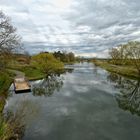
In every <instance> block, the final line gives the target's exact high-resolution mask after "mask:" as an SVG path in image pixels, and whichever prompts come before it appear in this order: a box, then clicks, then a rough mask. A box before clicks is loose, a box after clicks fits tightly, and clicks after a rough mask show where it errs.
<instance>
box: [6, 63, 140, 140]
mask: <svg viewBox="0 0 140 140" xmlns="http://www.w3.org/2000/svg"><path fill="white" fill-rule="evenodd" d="M67 67H68V68H71V69H73V70H71V71H69V72H67V73H65V74H62V75H61V76H57V77H50V78H49V79H43V80H38V81H34V82H31V84H32V92H30V93H23V94H15V93H13V92H10V93H9V94H10V96H9V98H8V102H7V105H6V106H5V110H11V111H12V112H13V113H14V112H16V111H21V114H23V116H24V117H23V118H24V119H22V120H21V121H24V124H25V131H24V137H23V140H132V139H134V140H139V139H140V116H139V115H140V82H139V81H136V80H131V79H128V78H124V77H122V76H119V75H114V74H112V73H109V72H107V71H105V70H103V69H101V68H99V67H96V66H94V64H92V63H78V64H74V65H68V66H67Z"/></svg>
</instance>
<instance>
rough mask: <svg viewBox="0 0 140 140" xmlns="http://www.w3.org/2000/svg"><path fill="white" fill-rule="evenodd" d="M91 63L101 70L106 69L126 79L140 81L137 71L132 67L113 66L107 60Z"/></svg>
mask: <svg viewBox="0 0 140 140" xmlns="http://www.w3.org/2000/svg"><path fill="white" fill-rule="evenodd" d="M93 63H94V64H95V65H96V66H99V67H101V68H103V69H106V70H107V71H110V72H113V73H116V74H120V75H123V76H126V77H130V78H134V79H140V75H139V73H138V71H137V70H136V69H135V68H134V67H133V66H129V65H113V64H110V63H108V62H107V60H95V61H93Z"/></svg>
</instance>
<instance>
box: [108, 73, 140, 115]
mask: <svg viewBox="0 0 140 140" xmlns="http://www.w3.org/2000/svg"><path fill="white" fill-rule="evenodd" d="M108 79H109V80H110V81H111V82H115V85H114V86H115V88H118V89H119V90H120V93H118V94H116V96H115V97H116V100H117V102H118V105H119V107H120V108H122V109H124V110H129V111H130V112H131V113H132V114H137V115H139V116H140V81H139V80H130V79H126V78H124V77H121V76H119V75H115V74H110V75H109V76H108Z"/></svg>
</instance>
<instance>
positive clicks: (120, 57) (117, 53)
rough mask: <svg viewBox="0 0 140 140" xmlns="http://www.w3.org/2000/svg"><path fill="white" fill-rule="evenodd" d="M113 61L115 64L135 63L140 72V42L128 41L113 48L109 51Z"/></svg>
mask: <svg viewBox="0 0 140 140" xmlns="http://www.w3.org/2000/svg"><path fill="white" fill-rule="evenodd" d="M109 55H110V57H111V59H112V60H111V62H112V63H113V64H115V65H126V64H129V65H133V66H134V67H135V68H136V69H137V71H138V72H139V74H140V42H137V41H134V42H128V43H127V44H124V45H120V46H118V47H116V48H112V49H111V50H110V52H109Z"/></svg>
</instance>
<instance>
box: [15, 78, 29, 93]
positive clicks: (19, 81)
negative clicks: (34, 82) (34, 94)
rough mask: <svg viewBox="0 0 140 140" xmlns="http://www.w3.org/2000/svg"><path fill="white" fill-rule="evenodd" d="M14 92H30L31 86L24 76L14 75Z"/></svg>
mask: <svg viewBox="0 0 140 140" xmlns="http://www.w3.org/2000/svg"><path fill="white" fill-rule="evenodd" d="M14 90H15V93H23V92H30V91H31V86H30V84H29V82H28V81H27V80H26V79H25V77H16V78H15V80H14Z"/></svg>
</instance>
